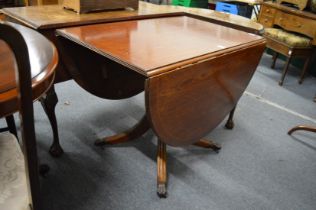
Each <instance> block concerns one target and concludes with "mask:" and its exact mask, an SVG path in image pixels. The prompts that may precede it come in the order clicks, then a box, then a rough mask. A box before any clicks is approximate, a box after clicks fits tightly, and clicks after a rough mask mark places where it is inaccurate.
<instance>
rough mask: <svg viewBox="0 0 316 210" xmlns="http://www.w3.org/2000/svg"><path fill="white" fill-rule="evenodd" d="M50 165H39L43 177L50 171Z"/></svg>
mask: <svg viewBox="0 0 316 210" xmlns="http://www.w3.org/2000/svg"><path fill="white" fill-rule="evenodd" d="M49 170H50V169H49V166H48V165H46V164H41V165H40V166H39V174H40V175H41V176H42V177H46V176H47V174H48V172H49Z"/></svg>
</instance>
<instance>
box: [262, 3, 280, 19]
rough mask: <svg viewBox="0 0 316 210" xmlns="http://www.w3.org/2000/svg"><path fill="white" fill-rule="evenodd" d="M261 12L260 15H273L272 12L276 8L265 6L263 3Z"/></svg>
mask: <svg viewBox="0 0 316 210" xmlns="http://www.w3.org/2000/svg"><path fill="white" fill-rule="evenodd" d="M261 13H262V15H264V16H270V17H273V16H274V14H275V13H276V9H274V8H271V7H267V6H265V5H262V8H261Z"/></svg>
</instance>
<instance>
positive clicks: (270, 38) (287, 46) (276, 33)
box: [264, 28, 313, 86]
mask: <svg viewBox="0 0 316 210" xmlns="http://www.w3.org/2000/svg"><path fill="white" fill-rule="evenodd" d="M264 36H265V38H266V39H267V47H268V48H270V49H272V50H274V51H275V54H274V56H273V61H272V65H271V68H274V67H275V62H276V60H277V58H278V55H279V54H282V55H284V56H286V57H287V59H286V63H285V66H284V68H283V72H282V76H281V79H280V81H279V85H280V86H282V85H283V81H284V78H285V75H286V73H287V71H288V68H289V65H290V62H291V60H292V58H293V57H303V58H305V64H304V67H303V69H302V73H301V76H300V79H299V84H302V82H303V79H304V76H305V74H306V71H307V67H308V64H309V61H310V58H311V56H312V52H313V47H312V40H311V39H310V38H308V37H306V36H301V35H298V34H295V33H290V32H287V31H285V30H283V29H279V28H266V29H265V34H264Z"/></svg>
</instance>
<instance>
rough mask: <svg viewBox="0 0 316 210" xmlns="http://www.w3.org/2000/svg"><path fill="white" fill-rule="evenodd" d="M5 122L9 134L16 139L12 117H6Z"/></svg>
mask: <svg viewBox="0 0 316 210" xmlns="http://www.w3.org/2000/svg"><path fill="white" fill-rule="evenodd" d="M5 121H6V122H7V125H8V129H9V132H10V133H12V134H13V135H15V137H18V133H17V131H16V126H15V121H14V117H13V115H9V116H6V117H5Z"/></svg>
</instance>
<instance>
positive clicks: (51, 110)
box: [40, 85, 64, 157]
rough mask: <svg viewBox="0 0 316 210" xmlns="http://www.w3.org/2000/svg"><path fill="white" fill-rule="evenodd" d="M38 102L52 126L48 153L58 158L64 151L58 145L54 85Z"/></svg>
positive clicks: (56, 98) (56, 99)
mask: <svg viewBox="0 0 316 210" xmlns="http://www.w3.org/2000/svg"><path fill="white" fill-rule="evenodd" d="M40 102H41V104H42V107H43V109H44V111H45V113H46V115H47V117H48V119H49V122H50V124H51V126H52V130H53V135H54V140H53V143H52V145H51V147H50V149H49V152H50V154H51V155H52V156H54V157H59V156H60V155H62V154H63V153H64V151H63V149H62V147H61V146H60V143H59V136H58V127H57V120H56V115H55V107H56V104H57V102H58V97H57V95H56V92H55V88H54V85H53V86H52V87H51V88H50V89H49V90H48V91H47V93H46V95H45V96H43V97H42V98H40Z"/></svg>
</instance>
